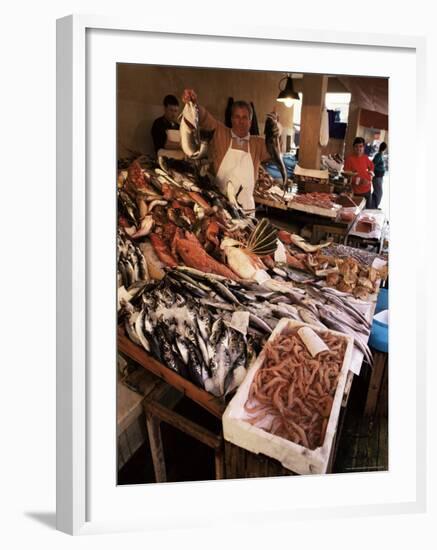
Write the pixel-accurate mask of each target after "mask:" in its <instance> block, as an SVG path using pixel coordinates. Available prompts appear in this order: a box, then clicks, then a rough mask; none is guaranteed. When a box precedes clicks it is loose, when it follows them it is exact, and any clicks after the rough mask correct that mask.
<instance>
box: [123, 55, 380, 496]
mask: <svg viewBox="0 0 437 550" xmlns="http://www.w3.org/2000/svg"><path fill="white" fill-rule="evenodd" d="M388 84H389V79H388V78H382V77H370V76H368V77H363V76H354V75H330V74H329V75H327V74H311V73H297V72H293V67H292V66H290V72H288V73H283V72H277V71H261V70H260V71H256V70H242V69H230V68H223V69H220V68H208V67H205V68H200V67H181V66H163V65H160V66H158V65H145V64H139V63H137V64H135V63H117V65H116V109H117V136H116V139H117V143H116V147H117V170H116V173H115V174H114V193H116V200H117V237H116V243H117V245H116V248H117V249H116V251H114V254H116V263H117V289H118V291H117V320H118V323H117V363H116V364H117V372H116V373H114V376H116V377H117V470H118V479H117V484H119V485H132V484H145V483H160V482H181V481H202V480H203V481H204V480H220V479H238V478H260V477H276V476H291V475H309V474H330V473H337V474H348V473H353V472H360V473H362V472H374V471H387V470H389V462H388V456H389V455H388V280H389V277H388V273H389V271H388V256H389V215H390V211H389V116H388V113H389V105H388Z"/></svg>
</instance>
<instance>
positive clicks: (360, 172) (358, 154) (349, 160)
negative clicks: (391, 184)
mask: <svg viewBox="0 0 437 550" xmlns="http://www.w3.org/2000/svg"><path fill="white" fill-rule="evenodd" d="M364 146H365V142H364V139H363V138H362V137H356V138H355V139H354V142H353V147H354V152H353V154H352V155H349V156H348V157H346V160H345V161H344V168H343V170H344V171H345V172H355V173H356V175H355V176H354V177H353V178H352V191H353V193H354V195H355V196H358V197H364V198H365V199H366V208H372V197H371V193H372V178H373V175H374V174H373V168H374V167H373V162H372V161H371V160H370V159H369V157H368V156H367V155H365V154H364Z"/></svg>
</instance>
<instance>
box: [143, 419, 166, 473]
mask: <svg viewBox="0 0 437 550" xmlns="http://www.w3.org/2000/svg"><path fill="white" fill-rule="evenodd" d="M146 424H147V433H148V434H149V444H150V451H151V453H152V461H153V469H154V471H155V479H156V483H160V482H163V481H167V475H166V471H165V458H164V447H163V445H162V438H161V422H160V421H159V420H158V419H157V418H155V417H154V416H153V415H151V414H148V413H146Z"/></svg>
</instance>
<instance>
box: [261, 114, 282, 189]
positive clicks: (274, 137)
mask: <svg viewBox="0 0 437 550" xmlns="http://www.w3.org/2000/svg"><path fill="white" fill-rule="evenodd" d="M264 135H265V141H266V148H267V151H268V152H269V155H270V156H271V158H272V161H273V162H274V163H275V164H276V165H277V166H278V169H279V171H280V172H281V176H282V183H283V187H284V191H285V189H286V188H287V170H286V168H285V164H284V160H283V158H282V154H281V146H280V141H279V138H280V135H279V126H278V115H277V114H276V113H268V114H267V118H266V123H265V126H264Z"/></svg>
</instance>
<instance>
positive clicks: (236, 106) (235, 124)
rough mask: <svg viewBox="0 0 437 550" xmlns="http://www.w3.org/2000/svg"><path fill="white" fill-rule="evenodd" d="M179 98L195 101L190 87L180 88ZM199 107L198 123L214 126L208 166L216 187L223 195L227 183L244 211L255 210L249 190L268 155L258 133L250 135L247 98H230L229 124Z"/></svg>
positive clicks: (205, 126) (250, 116) (208, 128)
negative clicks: (210, 161)
mask: <svg viewBox="0 0 437 550" xmlns="http://www.w3.org/2000/svg"><path fill="white" fill-rule="evenodd" d="M182 101H183V102H184V103H188V102H189V101H193V102H194V103H197V94H196V93H195V91H194V90H191V89H186V90H184V93H183V96H182ZM198 107H199V115H200V119H199V123H200V127H201V128H203V129H205V130H214V135H213V137H212V139H211V142H210V153H211V159H212V169H213V172H214V174H215V176H216V184H217V186H218V188H219V189H220V191H221V192H222V193H224V194H225V195H227V193H228V185H229V184H231V185H232V188H233V192H234V194H235V195H237V200H238V202H239V204H240V205H241V206H242V208H243V209H244V210H246V211H248V212H252V213H253V212H254V211H255V200H254V197H253V192H254V188H255V182H256V179H257V177H258V169H259V165H260V163H261V162H263V161H265V160H268V159H269V158H270V155H269V153H268V152H267V148H266V145H265V140H264V138H263V137H261V136H252V135H250V127H251V124H252V116H253V111H252V107H251V105H250V103H248V102H247V101H234V102H233V103H232V107H231V109H232V110H231V124H232V127H231V128H228V127H227V126H225V125H224V124H223V123H222V122H220V121H218V120H216V119H215V118H214V117H213V116H212V115H211V114H210V113H208V111H207V110H206V109H205V108H204V107H202V106H201V105H198Z"/></svg>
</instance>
